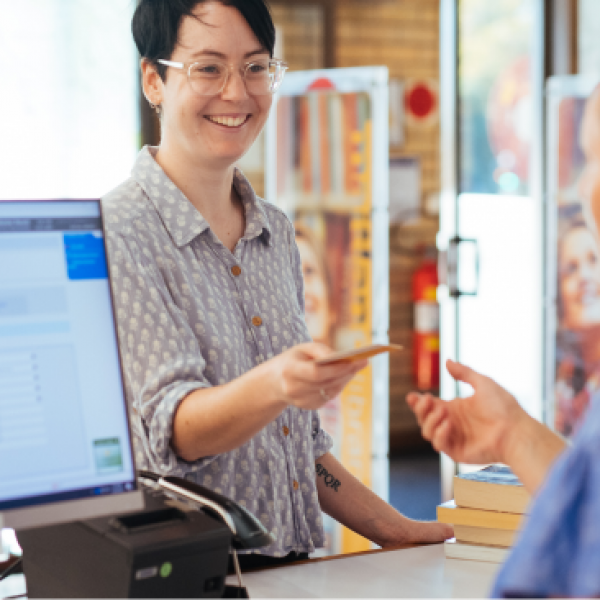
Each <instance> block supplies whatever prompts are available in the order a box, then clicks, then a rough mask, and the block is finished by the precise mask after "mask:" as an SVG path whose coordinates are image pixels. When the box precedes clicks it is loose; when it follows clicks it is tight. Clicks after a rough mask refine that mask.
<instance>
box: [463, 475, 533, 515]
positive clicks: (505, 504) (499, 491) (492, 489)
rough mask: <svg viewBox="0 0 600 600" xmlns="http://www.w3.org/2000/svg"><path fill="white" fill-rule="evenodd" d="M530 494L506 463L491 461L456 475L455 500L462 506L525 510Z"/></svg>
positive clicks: (484, 508) (511, 510)
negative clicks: (492, 462) (500, 463)
mask: <svg viewBox="0 0 600 600" xmlns="http://www.w3.org/2000/svg"><path fill="white" fill-rule="evenodd" d="M530 498H531V497H530V495H529V493H528V492H527V490H526V489H525V488H524V487H523V484H522V483H521V482H520V481H519V479H518V478H517V476H516V475H515V474H514V473H513V472H512V471H511V470H510V469H509V468H508V467H505V466H500V465H491V466H489V467H486V468H485V469H482V470H481V471H476V472H475V473H464V474H462V475H457V476H456V477H455V478H454V501H455V502H456V504H457V506H460V507H464V508H480V509H482V510H496V511H501V512H507V513H520V514H523V513H525V511H526V508H527V505H528V504H529V500H530Z"/></svg>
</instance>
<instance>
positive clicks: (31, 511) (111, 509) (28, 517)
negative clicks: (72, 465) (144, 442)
mask: <svg viewBox="0 0 600 600" xmlns="http://www.w3.org/2000/svg"><path fill="white" fill-rule="evenodd" d="M83 202H85V203H94V204H96V205H97V206H98V215H99V217H100V224H101V228H102V229H101V230H102V239H103V242H104V253H105V258H106V264H107V271H108V288H109V296H110V309H111V314H112V322H113V331H114V334H115V340H116V342H117V356H118V361H119V369H120V379H121V392H122V395H123V400H124V403H125V419H126V422H127V430H128V431H129V444H128V447H129V453H130V457H131V465H132V467H133V479H132V480H131V481H128V482H123V484H124V485H126V484H131V486H132V489H131V490H123V491H121V492H118V493H115V494H102V495H98V496H95V495H94V496H85V495H84V496H82V497H79V498H75V499H71V500H55V501H52V500H50V501H49V502H47V503H46V502H44V503H40V499H41V497H42V498H43V496H45V494H44V495H42V496H41V497H40V495H34V496H29V497H28V498H30V499H31V501H32V502H33V504H24V505H21V506H18V507H14V508H10V509H0V529H1V528H3V527H11V528H13V529H29V528H32V527H41V526H44V525H55V524H58V523H65V522H68V521H75V520H80V519H86V518H95V517H102V516H106V515H110V514H116V513H119V512H132V511H136V510H141V509H143V508H144V496H143V493H142V490H141V487H140V485H139V484H138V481H137V477H136V464H135V453H134V450H133V431H132V428H131V417H130V414H129V404H128V402H127V396H126V394H125V377H124V370H123V356H122V353H121V345H120V343H119V328H118V327H117V320H116V311H115V299H114V294H113V287H112V285H111V280H110V260H109V256H108V249H107V247H106V226H105V222H104V213H103V210H102V201H101V200H99V199H97V198H86V199H84V198H81V199H76V198H63V199H47V200H40V199H32V200H9V199H3V200H0V204H7V203H11V204H34V203H35V204H48V203H62V204H65V203H73V204H77V203H83ZM104 485H106V484H104ZM85 489H89V488H85ZM48 495H50V496H51V495H54V494H48Z"/></svg>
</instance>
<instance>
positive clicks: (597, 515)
mask: <svg viewBox="0 0 600 600" xmlns="http://www.w3.org/2000/svg"><path fill="white" fill-rule="evenodd" d="M598 400H600V399H599V398H596V399H595V401H594V403H593V406H592V407H591V410H590V411H589V412H588V415H587V417H586V421H585V423H584V425H583V427H582V429H581V431H580V433H579V435H578V436H577V437H576V439H575V442H574V445H573V447H571V448H569V449H568V450H566V451H565V453H564V454H563V455H562V456H561V457H560V458H559V459H558V460H557V462H556V464H555V465H554V466H553V468H552V469H551V471H550V473H549V475H548V478H547V479H546V482H545V484H544V485H543V487H542V488H541V490H540V492H539V494H538V496H537V498H536V499H535V500H534V501H533V503H532V505H531V506H530V510H528V513H529V514H530V517H529V518H528V520H527V522H526V524H525V527H524V528H523V531H522V533H521V534H520V536H519V538H518V540H517V543H516V545H515V547H514V549H513V551H512V552H511V554H510V556H509V558H508V560H507V561H506V563H505V564H504V566H503V568H502V570H501V571H500V573H499V575H498V578H497V580H496V583H495V586H494V589H493V596H495V597H540V596H557V597H566V596H578V597H594V596H599V595H600V569H599V568H598V565H600V461H599V460H598V457H599V456H600V402H599V401H598Z"/></svg>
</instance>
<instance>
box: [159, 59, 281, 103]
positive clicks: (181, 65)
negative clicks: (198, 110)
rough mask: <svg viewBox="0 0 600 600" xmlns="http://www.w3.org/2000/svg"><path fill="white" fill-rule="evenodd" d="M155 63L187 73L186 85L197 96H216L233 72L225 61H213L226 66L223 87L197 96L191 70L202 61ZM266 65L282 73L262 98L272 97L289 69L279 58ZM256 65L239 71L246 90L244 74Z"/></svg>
mask: <svg viewBox="0 0 600 600" xmlns="http://www.w3.org/2000/svg"><path fill="white" fill-rule="evenodd" d="M156 62H158V63H160V64H161V65H165V66H167V67H172V68H174V69H180V70H181V71H187V80H188V83H189V84H190V87H191V88H192V91H193V92H194V94H197V95H198V96H218V95H219V94H220V93H221V92H223V90H224V89H225V88H226V87H227V84H228V83H229V78H230V77H231V73H232V72H233V71H234V70H235V67H234V66H233V65H231V64H227V63H226V62H225V61H220V60H215V61H214V63H215V64H221V65H226V66H227V75H226V77H225V80H224V81H223V85H222V86H221V89H220V90H219V91H218V92H215V93H214V94H199V93H198V92H196V91H195V90H194V87H193V85H192V78H191V73H192V68H193V67H194V66H195V65H198V64H200V63H201V62H203V61H194V62H187V63H183V62H175V61H172V60H164V59H162V58H159V59H158V60H157V61H156ZM268 63H269V66H270V67H271V66H273V65H275V66H276V67H277V68H278V69H281V70H282V72H281V77H280V78H279V82H273V83H272V85H271V87H272V89H270V90H269V92H267V94H261V95H264V96H267V95H273V94H274V93H275V92H276V91H277V90H278V89H279V86H280V85H281V82H282V81H283V78H284V76H285V72H286V71H287V70H288V68H289V67H288V64H287V63H286V62H285V61H283V60H281V59H279V58H270V59H269V60H268ZM256 64H259V63H258V62H256V61H250V62H247V63H245V64H244V65H243V70H240V73H241V76H242V80H243V81H244V85H245V86H246V90H247V89H248V86H247V84H246V72H247V71H248V68H249V67H251V66H253V65H256ZM253 95H255V96H256V95H258V94H253Z"/></svg>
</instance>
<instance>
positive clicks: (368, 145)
mask: <svg viewBox="0 0 600 600" xmlns="http://www.w3.org/2000/svg"><path fill="white" fill-rule="evenodd" d="M135 4H136V3H135V1H134V0H102V2H98V1H97V0H20V1H19V2H13V1H11V0H0V15H1V18H0V74H1V82H2V83H1V88H0V89H1V93H0V115H2V125H1V126H0V131H1V138H0V139H1V142H2V143H1V144H0V199H23V198H97V197H101V196H102V195H104V194H106V193H107V192H108V191H109V190H111V189H112V188H114V187H116V186H117V185H118V184H119V183H120V182H122V181H123V180H124V179H125V178H127V177H128V176H129V171H130V168H131V166H132V165H133V162H134V160H135V157H136V154H137V152H138V151H139V149H140V148H141V147H142V146H143V145H144V144H158V143H160V127H159V123H158V121H157V119H156V117H155V114H154V113H153V112H152V111H151V110H150V109H149V107H148V105H147V102H146V101H145V100H144V99H143V97H142V95H141V91H140V74H139V66H138V56H137V53H136V50H135V47H134V44H133V41H132V39H131V34H130V22H131V16H132V14H133V11H134V10H135ZM270 6H271V9H272V13H273V17H274V21H275V23H276V27H277V49H276V55H277V57H278V58H282V59H284V60H286V61H287V62H288V64H289V66H290V70H289V74H288V76H286V81H285V83H284V86H283V87H282V90H281V93H280V94H279V97H278V100H277V106H276V108H275V109H274V111H273V118H272V119H271V122H270V123H269V126H268V128H267V130H266V131H265V133H264V134H263V135H261V137H260V138H259V139H258V140H257V142H256V144H255V146H254V147H253V148H252V149H251V151H250V152H249V153H248V154H247V155H246V156H245V157H244V158H243V159H242V160H241V161H240V165H239V166H240V168H241V169H242V170H243V171H244V173H245V174H246V175H247V176H248V177H249V179H250V180H251V182H252V184H253V185H254V188H255V190H256V192H257V193H258V194H259V195H261V196H263V197H266V198H267V199H268V200H269V201H272V202H275V203H278V204H279V205H281V206H282V207H283V208H284V209H285V210H286V211H287V212H288V213H289V214H290V216H291V217H292V218H293V220H294V223H295V225H296V229H297V239H298V244H299V247H300V250H301V254H302V258H303V268H304V276H305V279H306V281H307V322H308V324H309V327H310V328H311V333H312V335H313V337H314V338H315V339H319V340H322V341H324V342H326V343H329V344H331V345H334V346H337V347H340V348H343V347H348V346H352V345H359V344H361V343H368V342H375V341H381V342H386V341H388V340H389V341H391V342H393V343H397V344H401V345H403V346H404V351H403V352H400V353H397V354H392V355H391V356H390V357H389V364H388V362H387V359H381V360H379V361H373V365H372V368H371V370H370V371H369V373H368V374H367V375H365V377H366V378H365V379H364V380H360V381H356V382H354V388H353V389H351V390H350V391H349V392H348V394H347V395H346V396H344V395H342V397H341V398H338V399H335V401H333V402H332V404H331V405H328V406H327V407H326V408H325V409H324V410H323V414H322V416H323V421H324V423H325V424H326V427H327V428H329V429H330V431H331V432H332V433H333V434H334V437H335V438H336V452H337V453H338V454H339V455H340V456H341V457H342V458H344V459H345V462H348V461H350V462H352V461H355V462H354V463H352V464H353V465H354V467H353V468H354V471H355V472H356V473H357V474H358V475H359V476H360V477H361V478H362V479H363V480H364V481H366V482H367V483H368V484H369V485H372V487H373V488H374V489H375V490H376V491H378V493H380V494H381V495H382V496H384V497H389V499H390V501H391V503H392V504H393V505H394V506H396V507H397V508H398V509H400V510H401V511H403V512H404V513H405V514H407V515H408V516H411V517H415V518H424V519H433V518H435V506H436V504H438V503H439V502H440V500H441V499H442V498H450V497H451V495H452V489H451V485H452V476H453V475H454V474H455V473H456V471H457V470H459V469H461V468H462V467H461V466H460V465H454V464H453V463H451V461H449V460H448V459H447V458H445V457H441V459H440V457H439V456H438V455H437V454H436V453H435V452H434V451H433V449H432V448H431V447H430V446H429V445H428V444H427V443H426V442H425V441H424V440H423V439H422V437H421V436H420V433H419V429H418V427H417V424H416V421H415V419H414V418H413V416H412V413H411V412H410V411H409V409H408V407H407V405H406V402H405V395H406V394H407V392H409V391H411V390H413V389H417V388H418V389H421V390H427V391H432V392H433V393H436V394H441V395H442V397H444V398H446V399H450V398H452V397H454V396H456V395H463V394H466V393H468V389H463V388H462V387H459V386H457V385H455V383H454V382H453V381H452V380H449V378H448V376H447V375H444V370H443V368H442V369H440V364H443V362H444V360H445V359H446V358H455V359H459V360H463V361H465V362H467V363H468V364H470V365H471V366H473V367H474V368H477V369H480V370H482V371H483V372H485V373H486V374H488V375H490V376H493V377H494V378H496V379H497V380H498V381H499V382H500V383H502V384H503V385H505V386H506V387H508V389H509V390H510V391H511V392H513V393H514V394H515V395H516V396H517V397H518V399H519V400H520V402H521V403H522V404H523V405H524V406H525V407H526V408H527V410H529V412H530V413H531V414H533V415H534V416H536V417H537V418H538V419H540V420H544V421H546V422H547V423H548V424H549V425H550V426H552V427H555V428H556V429H557V430H558V431H559V432H561V433H562V434H564V435H565V436H567V437H568V436H570V435H572V434H573V433H574V432H576V431H577V429H578V427H579V424H580V423H581V420H582V419H583V418H584V415H585V410H586V407H587V403H588V402H589V397H590V394H591V393H593V392H594V391H595V389H596V388H597V387H598V385H600V384H599V382H600V378H599V375H600V348H598V344H596V343H595V342H594V332H597V331H598V330H599V326H600V272H598V270H599V269H600V267H597V263H598V256H597V251H595V250H594V248H595V244H594V242H593V235H595V232H593V231H591V230H590V229H589V227H588V225H587V222H586V220H585V215H584V212H585V207H584V194H582V193H581V191H580V181H581V177H582V173H583V172H584V169H585V167H586V156H585V155H584V153H583V150H582V148H581V143H580V128H581V121H582V118H583V115H584V112H585V106H586V100H587V98H588V96H589V95H590V93H591V92H592V90H593V89H594V87H595V85H596V83H597V82H598V81H600V2H598V0H494V1H493V2H490V1H489V0H271V2H270ZM357 67H369V68H371V67H372V69H368V68H367V69H362V70H359V71H354V70H353V69H355V68H357ZM377 67H379V68H377ZM382 67H383V69H382ZM599 143H600V142H599ZM590 239H591V240H592V241H591V242H590ZM598 264H600V263H598ZM309 296H310V297H309ZM596 337H597V336H596ZM1 426H2V402H1V396H0V428H1ZM1 444H2V441H1V438H0V455H2V456H6V453H5V452H3V451H2V449H1V448H2V446H1ZM361 457H362V458H361ZM361 461H362V462H361ZM330 527H331V529H330V548H329V550H330V551H335V552H341V551H349V550H355V549H359V548H361V547H362V546H361V544H362V545H364V543H363V542H361V541H360V540H356V539H353V538H351V537H347V536H346V537H345V535H346V534H342V533H341V532H339V531H336V530H335V528H333V526H332V525H330ZM1 539H2V540H3V544H4V547H5V552H8V550H7V548H9V547H13V548H14V542H13V541H11V540H12V539H13V538H12V537H11V535H10V534H9V532H8V531H5V532H4V533H3V536H2V538H1ZM11 544H12V546H11Z"/></svg>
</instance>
